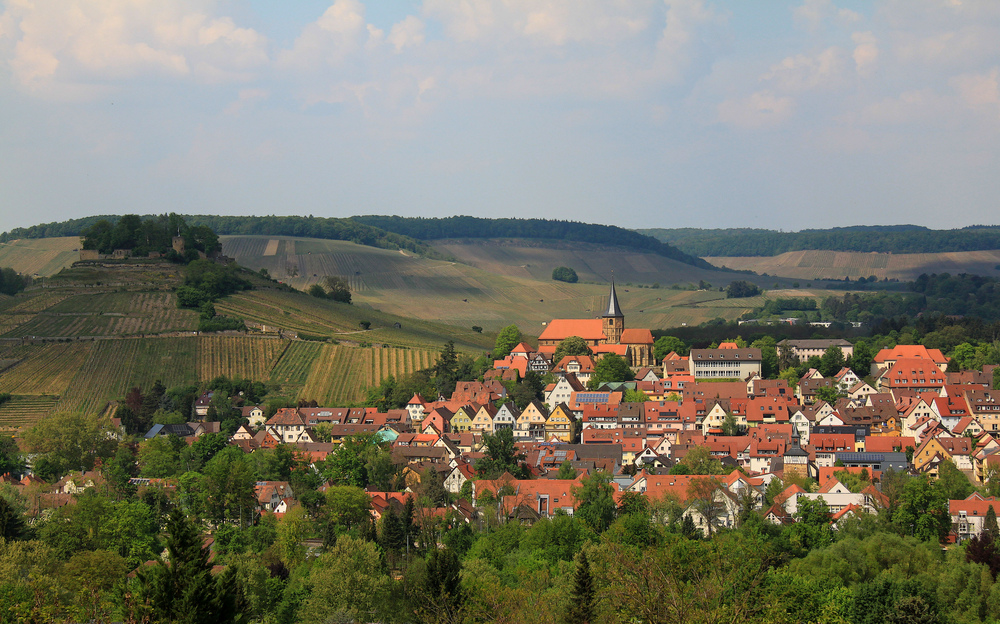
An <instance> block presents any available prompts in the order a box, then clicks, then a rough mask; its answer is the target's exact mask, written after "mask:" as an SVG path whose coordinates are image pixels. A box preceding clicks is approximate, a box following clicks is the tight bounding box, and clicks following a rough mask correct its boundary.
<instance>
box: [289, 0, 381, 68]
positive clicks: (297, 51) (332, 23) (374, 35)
mask: <svg viewBox="0 0 1000 624" xmlns="http://www.w3.org/2000/svg"><path fill="white" fill-rule="evenodd" d="M382 35H383V33H382V31H380V30H378V29H377V28H369V27H368V26H367V25H366V24H365V7H364V5H362V4H361V3H360V2H358V0H337V1H336V2H334V3H333V4H332V5H330V7H329V8H328V9H327V10H326V11H324V12H323V15H322V16H320V18H319V19H318V20H316V21H315V22H313V23H311V24H309V25H307V26H306V27H305V28H304V29H303V30H302V34H301V35H299V37H298V38H297V39H296V40H295V43H294V44H293V45H292V48H291V49H290V50H284V51H282V52H281V53H280V54H279V55H278V65H279V66H280V67H281V68H282V69H287V70H293V71H296V72H299V73H309V72H313V71H316V70H318V69H319V68H321V67H324V66H335V65H341V64H343V63H344V62H345V61H346V60H347V59H348V57H350V56H351V55H352V54H354V53H356V52H358V51H359V50H361V49H362V48H363V44H364V43H365V39H366V38H370V39H377V40H381V38H382Z"/></svg>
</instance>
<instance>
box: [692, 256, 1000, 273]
mask: <svg viewBox="0 0 1000 624" xmlns="http://www.w3.org/2000/svg"><path fill="white" fill-rule="evenodd" d="M705 260H708V261H709V262H711V263H712V264H714V265H716V266H727V267H729V268H733V269H747V270H750V271H754V272H757V273H767V274H769V275H784V276H787V277H793V278H797V279H800V280H819V279H833V278H836V279H843V278H844V277H845V276H846V277H850V278H851V279H855V280H856V279H857V278H859V277H869V276H871V275H874V276H875V277H877V278H879V279H882V278H886V277H888V278H890V279H892V278H895V279H899V280H912V279H914V278H916V277H918V276H919V275H920V274H921V273H928V274H929V273H951V274H953V275H954V274H956V273H975V274H978V275H990V276H1000V270H997V268H996V267H997V266H1000V250H991V251H963V252H954V253H923V254H887V253H860V252H847V251H790V252H788V253H783V254H781V255H779V256H766V257H725V258H723V257H719V258H705Z"/></svg>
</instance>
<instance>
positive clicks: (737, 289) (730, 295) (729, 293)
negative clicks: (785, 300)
mask: <svg viewBox="0 0 1000 624" xmlns="http://www.w3.org/2000/svg"><path fill="white" fill-rule="evenodd" d="M759 294H760V288H758V287H757V285H756V284H753V283H751V282H747V281H745V280H736V281H734V282H730V283H729V286H727V287H726V298H727V299H737V298H743V297H756V296H757V295H759Z"/></svg>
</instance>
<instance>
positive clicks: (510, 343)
mask: <svg viewBox="0 0 1000 624" xmlns="http://www.w3.org/2000/svg"><path fill="white" fill-rule="evenodd" d="M520 342H521V330H520V329H518V327H517V325H508V326H507V327H504V328H503V329H501V330H500V333H499V334H497V340H496V343H495V344H494V345H493V353H492V355H493V359H496V360H502V359H503V358H505V357H507V356H508V355H510V352H511V350H513V349H514V347H516V346H517V345H518V343H520Z"/></svg>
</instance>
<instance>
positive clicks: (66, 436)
mask: <svg viewBox="0 0 1000 624" xmlns="http://www.w3.org/2000/svg"><path fill="white" fill-rule="evenodd" d="M109 425H110V421H109V420H108V419H107V418H104V417H101V416H99V415H96V414H93V415H89V416H85V415H83V414H74V413H68V412H55V413H52V414H49V415H47V416H45V417H43V418H42V419H41V420H40V421H38V423H36V424H35V426H34V427H32V428H31V429H29V430H28V431H27V432H26V433H25V434H24V441H25V443H26V444H27V446H28V448H29V450H30V451H31V452H33V453H38V454H41V455H44V456H45V458H46V460H47V461H49V462H50V464H51V465H52V466H53V467H54V468H55V469H56V472H57V474H59V475H61V474H65V472H67V471H70V470H81V471H82V470H93V469H94V464H95V463H96V462H97V461H98V460H99V459H102V458H108V457H111V456H112V455H114V453H115V450H116V449H117V447H118V443H117V442H116V441H115V439H114V438H113V437H112V436H110V435H108V429H109Z"/></svg>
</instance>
